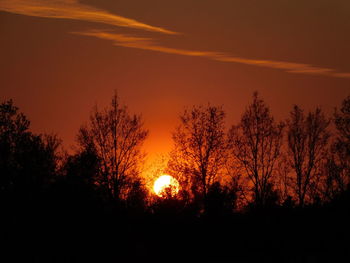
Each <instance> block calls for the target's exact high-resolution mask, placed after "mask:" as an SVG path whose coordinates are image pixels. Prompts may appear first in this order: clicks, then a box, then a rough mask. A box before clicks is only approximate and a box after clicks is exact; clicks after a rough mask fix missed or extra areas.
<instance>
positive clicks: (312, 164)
mask: <svg viewBox="0 0 350 263" xmlns="http://www.w3.org/2000/svg"><path fill="white" fill-rule="evenodd" d="M179 120H180V122H179V125H178V127H177V128H176V129H175V130H174V132H173V134H172V137H173V142H174V148H173V150H172V151H171V152H170V153H169V156H168V157H167V158H164V159H163V160H162V161H161V162H159V163H155V164H154V166H153V170H152V173H151V174H147V179H145V178H144V176H142V173H143V169H144V165H143V164H144V160H145V154H144V153H143V151H142V144H143V142H144V141H145V140H146V139H147V135H148V131H147V130H146V129H145V128H144V126H143V121H142V118H141V116H139V115H134V114H131V113H130V112H129V110H128V108H127V107H126V106H125V105H121V104H120V103H119V101H118V98H117V96H116V95H115V96H113V98H112V101H111V104H110V105H109V106H108V107H106V108H104V109H99V108H97V107H94V108H93V109H92V112H91V114H90V118H89V120H88V122H87V123H86V124H85V125H82V126H81V128H80V129H79V131H78V134H77V144H76V148H75V152H74V153H67V152H66V151H65V150H64V149H63V147H62V141H61V140H60V139H59V138H58V137H57V136H56V135H47V134H35V133H33V132H32V131H31V130H30V122H29V120H28V119H27V118H26V117H25V115H24V114H23V113H21V112H20V111H19V109H18V107H16V106H15V105H14V104H13V102H12V101H11V100H9V101H5V102H3V103H1V104H0V205H1V218H0V226H1V230H0V231H1V232H0V239H1V240H0V241H4V242H1V243H2V244H5V245H4V246H3V247H2V248H3V249H2V253H1V255H0V258H1V259H0V260H1V261H3V262H20V261H24V260H25V261H26V262H27V261H30V262H82V261H92V260H93V261H95V262H111V261H116V260H118V259H125V260H124V261H128V262H131V261H134V260H135V261H137V262H139V261H140V260H143V261H144V260H148V259H149V260H152V261H164V260H168V259H169V260H175V259H177V260H181V261H190V260H193V261H196V262H197V261H206V260H208V259H212V260H214V261H215V262H217V261H218V260H219V259H220V260H221V259H223V260H224V261H225V262H228V261H230V260H232V261H233V262H237V261H238V262H341V261H347V260H344V258H347V259H348V258H350V256H349V254H348V252H347V251H348V245H349V242H348V237H349V235H350V232H349V218H350V217H349V214H350V213H349V212H350V206H349V202H350V189H349V187H350V186H349V181H350V179H349V178H350V171H349V169H350V97H347V98H345V99H344V101H343V103H342V105H340V108H339V109H336V110H335V111H334V114H333V115H332V116H327V115H326V114H325V113H324V112H323V111H322V110H321V109H320V108H316V109H314V110H311V111H309V112H306V111H304V110H302V109H301V108H300V107H298V106H295V107H293V108H292V109H291V112H290V115H289V116H288V118H287V119H286V120H285V121H283V122H277V121H276V120H275V119H274V118H273V116H272V114H271V112H270V110H269V107H268V106H267V105H266V103H265V102H264V101H263V100H262V99H261V98H260V97H259V96H258V95H257V94H254V95H253V98H252V101H251V103H250V104H249V105H248V106H247V107H246V109H245V111H244V112H243V114H242V117H241V119H240V121H239V122H238V123H237V124H234V125H231V126H227V124H225V112H224V110H223V108H222V107H220V106H219V107H218V106H212V105H210V104H208V105H204V106H193V107H191V108H187V109H185V110H184V111H183V113H182V114H181V115H180V118H179ZM227 128H228V129H227ZM164 173H167V174H170V175H172V176H173V177H175V178H176V179H177V180H178V181H179V183H180V187H181V188H180V191H179V193H178V194H176V195H174V192H173V191H172V189H171V188H166V189H165V190H164V192H163V193H162V196H161V197H159V196H156V195H155V194H153V193H152V192H151V191H150V187H149V186H150V185H152V183H153V181H152V179H154V178H156V177H157V176H159V175H162V174H164ZM150 178H151V179H150ZM6 254H8V256H9V258H10V259H11V260H8V259H4V260H2V259H3V258H4V255H6ZM18 257H19V258H21V257H23V258H22V259H19V258H18Z"/></svg>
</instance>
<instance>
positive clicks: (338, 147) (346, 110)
mask: <svg viewBox="0 0 350 263" xmlns="http://www.w3.org/2000/svg"><path fill="white" fill-rule="evenodd" d="M334 123H335V126H336V129H337V133H336V138H335V141H334V142H333V144H332V147H331V152H330V153H329V154H328V158H327V163H326V165H325V173H326V181H325V189H324V192H325V197H326V198H327V199H328V200H332V199H334V198H335V197H337V196H338V195H339V194H341V193H343V192H344V191H346V190H347V189H350V96H349V97H347V98H346V99H345V100H344V101H343V102H342V107H341V108H340V111H338V110H336V111H335V113H334Z"/></svg>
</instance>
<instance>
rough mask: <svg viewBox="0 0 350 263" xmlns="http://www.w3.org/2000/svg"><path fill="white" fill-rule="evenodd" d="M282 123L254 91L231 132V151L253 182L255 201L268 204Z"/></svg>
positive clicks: (279, 146)
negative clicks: (250, 101)
mask: <svg viewBox="0 0 350 263" xmlns="http://www.w3.org/2000/svg"><path fill="white" fill-rule="evenodd" d="M283 126H284V125H283V123H276V122H275V121H274V119H273V117H272V116H271V114H270V110H269V108H268V107H267V106H266V104H265V103H264V101H263V100H261V99H260V98H259V97H258V94H257V93H254V96H253V102H252V104H250V105H249V106H248V108H247V109H246V111H245V112H244V113H243V116H242V118H241V121H240V123H239V124H238V125H233V126H232V128H231V129H230V131H229V135H228V137H229V151H230V153H231V154H232V155H233V157H234V159H236V162H237V165H239V168H240V169H241V170H243V173H244V174H245V175H246V176H248V178H249V181H250V182H251V184H252V185H253V194H254V201H255V204H256V205H258V206H264V205H266V201H267V200H268V199H269V195H270V194H271V180H272V177H273V174H274V172H275V168H276V167H275V166H276V161H277V159H278V158H279V155H280V149H281V145H282V130H283Z"/></svg>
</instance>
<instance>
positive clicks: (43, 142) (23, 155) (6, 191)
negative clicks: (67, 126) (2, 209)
mask: <svg viewBox="0 0 350 263" xmlns="http://www.w3.org/2000/svg"><path fill="white" fill-rule="evenodd" d="M29 126H30V122H29V120H28V119H27V118H26V116H25V115H24V114H23V113H21V112H19V109H18V107H16V106H14V104H13V102H12V100H9V101H6V102H3V103H1V104H0V193H1V195H4V196H8V197H9V196H10V197H11V198H12V197H16V198H19V199H23V197H25V198H26V199H28V198H29V197H30V196H33V194H37V193H39V192H40V191H41V190H43V188H44V187H46V186H47V185H48V184H49V183H50V182H51V181H52V180H54V179H55V178H54V176H55V175H56V171H57V164H58V148H59V146H60V143H61V142H60V140H59V139H58V138H57V137H56V136H55V135H36V134H33V133H32V132H31V131H30V130H29ZM29 199H30V198H29Z"/></svg>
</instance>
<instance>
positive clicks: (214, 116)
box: [169, 105, 226, 204]
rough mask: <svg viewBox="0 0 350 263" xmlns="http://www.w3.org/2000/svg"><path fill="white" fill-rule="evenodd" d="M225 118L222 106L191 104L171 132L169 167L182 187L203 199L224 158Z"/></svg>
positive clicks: (221, 166)
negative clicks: (172, 147) (171, 146)
mask: <svg viewBox="0 0 350 263" xmlns="http://www.w3.org/2000/svg"><path fill="white" fill-rule="evenodd" d="M224 118H225V113H224V111H223V110H222V108H221V107H216V106H210V105H207V106H193V107H192V108H191V109H189V110H185V111H184V112H183V113H182V115H180V121H181V122H180V125H179V126H178V127H177V129H176V130H175V132H174V133H173V141H174V146H175V147H174V150H173V151H172V153H171V158H170V161H169V170H170V171H172V172H173V175H175V176H176V177H177V179H178V180H179V181H180V185H181V187H185V188H186V187H187V190H188V191H189V192H190V193H191V195H192V196H193V197H196V198H199V199H201V200H202V201H204V202H205V200H206V196H207V194H208V191H209V188H210V186H211V185H212V184H213V183H214V182H215V180H216V179H217V176H218V174H219V172H220V170H221V169H222V168H223V165H224V161H225V154H226V146H225V145H226V143H225V131H224V130H225V126H224ZM204 204H205V203H204Z"/></svg>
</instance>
